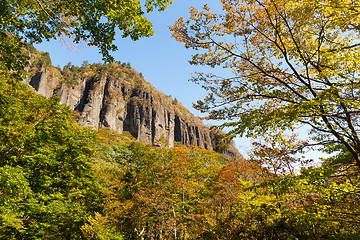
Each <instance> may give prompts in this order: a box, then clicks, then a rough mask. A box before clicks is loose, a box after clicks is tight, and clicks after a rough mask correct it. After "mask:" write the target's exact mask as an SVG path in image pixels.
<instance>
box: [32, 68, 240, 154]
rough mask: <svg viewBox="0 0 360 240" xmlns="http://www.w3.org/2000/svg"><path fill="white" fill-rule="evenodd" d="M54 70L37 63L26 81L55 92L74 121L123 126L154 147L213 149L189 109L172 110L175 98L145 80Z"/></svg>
mask: <svg viewBox="0 0 360 240" xmlns="http://www.w3.org/2000/svg"><path fill="white" fill-rule="evenodd" d="M120 66H121V65H120ZM54 69H55V68H53V69H52V71H50V70H49V69H47V68H44V67H42V68H41V69H38V71H37V72H36V73H35V74H33V76H32V77H30V78H29V79H28V80H27V82H28V83H29V84H30V85H31V86H32V87H33V88H34V89H35V90H36V91H38V92H39V93H40V94H41V95H43V96H46V97H48V98H49V97H51V96H54V95H55V96H58V97H59V98H60V102H61V103H63V104H66V105H68V106H69V107H70V108H71V109H73V110H74V111H75V112H77V114H78V119H77V121H78V122H79V124H82V125H85V126H90V127H92V128H94V129H99V128H109V129H111V130H113V131H117V132H119V133H122V132H123V131H128V132H130V134H131V135H132V136H133V137H135V138H136V139H137V140H139V141H141V142H145V143H149V144H152V145H154V146H164V145H166V146H169V147H172V146H174V145H175V142H179V143H181V144H184V145H187V146H189V145H197V146H199V147H200V148H205V149H210V150H213V149H217V147H216V146H215V145H216V144H217V143H216V141H212V137H213V134H212V133H211V132H210V130H209V129H208V128H207V127H205V126H204V125H203V124H202V122H201V121H200V120H199V119H198V118H196V117H195V116H193V115H191V114H190V113H189V112H187V117H184V114H182V113H181V111H179V110H177V106H176V105H177V104H178V103H175V104H173V103H169V101H167V103H165V102H166V101H164V99H163V98H162V97H161V95H159V92H157V91H156V90H152V91H148V90H147V89H146V87H144V84H143V83H144V82H146V81H145V80H142V81H140V83H139V81H138V83H139V84H137V85H136V84H135V85H134V84H132V85H131V84H130V85H129V84H128V83H129V79H126V77H125V78H124V77H123V78H117V77H113V76H111V75H109V74H103V75H102V74H97V75H95V74H91V73H90V74H87V77H80V78H79V79H78V80H76V82H75V83H72V84H68V83H66V82H65V81H63V80H62V78H61V72H60V71H59V70H56V69H55V70H54ZM54 71H55V72H56V71H57V72H58V73H56V74H54ZM50 72H51V73H50ZM59 73H60V74H59ZM59 75H60V77H59ZM147 84H148V83H147ZM150 88H152V89H153V87H152V86H151V87H150ZM163 96H165V95H163ZM167 98H168V99H170V98H169V97H167ZM171 100H172V99H171ZM176 102H177V101H176ZM189 115H190V116H189ZM214 144H215V145H214ZM227 155H229V156H232V157H236V156H239V153H238V152H237V151H236V149H235V148H234V147H233V146H232V150H231V151H229V150H227Z"/></svg>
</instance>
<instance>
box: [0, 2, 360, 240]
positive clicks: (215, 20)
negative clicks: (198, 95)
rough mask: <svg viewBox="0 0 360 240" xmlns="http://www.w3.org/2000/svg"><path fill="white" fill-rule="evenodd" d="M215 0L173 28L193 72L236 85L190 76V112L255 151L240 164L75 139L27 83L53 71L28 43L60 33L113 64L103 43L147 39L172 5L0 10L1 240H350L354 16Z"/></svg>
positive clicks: (62, 117) (356, 9) (50, 103)
mask: <svg viewBox="0 0 360 240" xmlns="http://www.w3.org/2000/svg"><path fill="white" fill-rule="evenodd" d="M219 2H220V3H221V5H222V9H221V11H219V10H218V9H217V11H213V10H212V9H211V7H209V6H208V5H204V6H203V8H201V9H197V8H191V9H190V11H189V14H190V15H189V18H188V19H184V18H182V17H181V18H179V19H178V21H177V22H176V23H174V25H173V26H170V30H171V31H172V34H173V37H174V38H175V39H176V40H177V41H179V42H181V43H183V44H184V45H185V48H191V49H194V50H195V51H196V54H194V55H193V56H192V59H191V60H190V63H191V64H193V65H194V66H209V67H211V68H224V69H229V70H230V71H231V72H232V73H233V75H232V76H231V77H225V76H217V75H216V74H212V73H206V72H204V73H202V72H198V73H197V75H194V78H193V79H192V81H193V82H195V83H197V84H200V85H201V86H202V87H203V88H204V89H205V90H207V91H208V93H209V94H208V96H207V97H205V98H204V99H203V100H199V101H198V102H197V103H196V104H195V107H196V108H197V109H199V110H200V111H202V112H203V113H205V114H207V117H206V118H207V119H211V120H221V122H222V124H220V126H219V127H222V128H225V129H230V131H229V132H228V134H227V135H226V137H227V138H233V137H236V136H246V137H251V138H253V142H252V149H251V152H250V153H249V156H248V157H247V158H239V157H238V158H231V157H228V156H224V155H222V154H220V153H217V152H214V151H211V150H206V149H201V148H199V147H197V146H196V145H194V146H184V145H181V144H176V145H175V146H174V147H171V148H169V147H166V146H158V147H155V146H152V145H149V144H146V143H141V142H138V141H136V139H134V138H133V137H132V136H131V135H130V134H129V133H127V132H124V133H123V134H119V133H116V132H114V131H111V130H109V129H106V128H104V129H99V130H95V129H92V128H87V127H83V126H80V125H79V124H78V123H77V122H76V120H75V118H74V117H76V116H75V115H76V114H75V113H74V112H73V111H72V110H71V109H70V108H69V107H68V106H65V105H62V104H60V103H59V99H58V98H56V97H51V98H45V97H43V96H40V95H39V94H37V93H36V92H35V91H34V89H32V88H31V87H30V86H29V85H28V84H26V83H25V82H24V79H25V78H26V77H27V76H28V75H29V74H31V66H33V65H39V66H43V65H51V60H50V58H49V56H48V54H46V53H41V54H40V55H39V56H38V58H37V59H35V60H34V58H33V57H32V56H31V54H29V52H28V49H32V47H31V45H30V44H34V43H39V42H42V41H46V40H49V39H54V38H57V37H59V36H63V35H65V36H68V37H70V38H71V39H73V41H74V42H79V41H81V40H86V41H87V42H88V44H89V45H92V46H95V47H97V48H98V49H99V52H100V53H101V54H102V56H103V58H104V61H105V62H112V61H114V59H113V57H112V56H111V52H112V51H116V49H117V47H116V45H115V43H116V41H115V32H116V31H121V32H122V37H124V38H126V37H129V38H131V39H133V40H137V39H139V38H141V37H148V36H151V35H153V34H154V30H153V28H152V24H151V22H150V21H149V20H148V18H147V14H152V12H154V11H166V8H167V6H168V5H169V4H171V3H172V1H171V0H147V1H145V4H144V5H142V3H141V2H140V1H138V0H129V1H121V0H110V1H92V0H86V1H85V0H79V1H76V2H72V1H67V0H64V1H63V0H61V1H42V0H37V1H28V0H18V1H14V0H7V1H5V0H3V1H1V0H0V26H1V28H0V239H99V240H105V239H108V240H112V239H234V240H235V239H359V238H360V229H359V228H360V208H359V202H360V199H359V197H360V184H359V181H358V180H359V167H360V137H359V130H360V129H359V113H360V112H359V107H360V106H359V89H358V88H360V79H359V74H357V68H360V64H359V59H360V58H359V54H360V49H359V48H360V44H359V39H358V38H359V34H360V25H359V24H360V22H359V21H360V20H359V19H360V18H359V15H360V6H359V4H358V2H357V1H350V0H343V1H337V0H304V1H301V2H300V1H295V0H287V1H285V0H220V1H219ZM160 14H161V13H160ZM99 66H100V65H99ZM107 66H109V65H107V63H104V64H103V65H101V67H103V68H107ZM79 69H81V67H76V66H65V67H64V68H63V69H62V70H61V71H63V72H66V76H67V79H65V80H66V81H67V82H68V84H72V83H73V82H74V81H76V78H77V77H76V74H78V72H79V71H80V70H79ZM130 73H132V72H130ZM124 74H126V73H124ZM304 126H305V127H306V129H310V131H309V133H308V134H307V138H306V139H303V138H301V137H300V136H298V135H297V134H295V131H294V130H295V129H298V128H299V127H304ZM309 150H316V151H321V152H323V153H326V154H327V155H325V154H324V157H322V158H320V159H315V160H312V159H308V158H307V156H306V153H307V152H308V151H309Z"/></svg>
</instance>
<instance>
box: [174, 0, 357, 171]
mask: <svg viewBox="0 0 360 240" xmlns="http://www.w3.org/2000/svg"><path fill="white" fill-rule="evenodd" d="M220 2H221V4H222V10H220V11H219V12H217V13H215V12H212V11H211V9H210V8H209V7H208V6H206V5H205V6H204V8H203V9H201V10H198V9H195V8H191V10H190V18H189V19H188V20H184V19H183V18H180V19H179V20H178V21H177V22H176V24H175V25H174V26H172V27H171V30H172V31H173V36H174V37H175V38H176V39H177V40H178V41H180V42H183V43H185V46H186V47H187V48H193V49H195V50H197V51H198V52H197V53H196V54H194V55H193V57H192V60H191V64H194V65H205V66H210V67H214V68H215V67H222V68H225V69H229V70H231V72H232V75H231V76H230V77H228V76H217V75H215V74H211V73H198V74H197V75H196V76H195V77H194V78H193V79H192V81H194V82H195V83H199V84H201V85H202V86H203V88H205V89H206V90H208V91H209V95H208V96H207V97H206V98H205V99H204V100H203V101H198V102H197V104H196V108H197V109H199V110H201V111H203V112H207V113H208V118H209V119H220V120H226V121H227V122H226V123H225V124H223V125H222V126H223V127H232V131H231V132H230V134H232V135H246V136H259V135H264V134H266V133H269V132H271V131H273V130H275V129H282V130H284V129H290V130H292V129H294V128H295V127H297V126H300V125H301V126H303V125H306V126H307V127H309V128H310V129H311V132H310V133H311V134H312V141H310V142H309V145H310V144H311V145H312V146H326V147H330V148H331V149H332V151H338V150H339V149H342V151H343V154H345V155H346V156H348V158H347V163H348V164H350V165H351V164H355V165H356V166H357V167H360V139H359V117H358V114H359V110H358V109H359V70H360V69H359V68H360V65H359V54H360V51H359V50H360V48H359V47H360V45H359V39H358V38H359V27H358V25H359V24H358V21H359V16H358V15H359V10H360V9H359V5H358V4H356V3H354V2H353V1H348V0H345V1H333V0H320V1H314V0H307V1H288V0H221V1H220ZM335 146H336V147H335Z"/></svg>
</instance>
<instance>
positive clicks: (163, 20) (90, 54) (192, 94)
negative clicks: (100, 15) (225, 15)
mask: <svg viewBox="0 0 360 240" xmlns="http://www.w3.org/2000/svg"><path fill="white" fill-rule="evenodd" d="M207 2H209V1H207ZM211 3H212V4H210V6H211V7H216V8H218V7H219V3H218V1H213V2H211ZM204 4H205V1H203V0H175V2H174V4H173V5H170V6H169V7H168V9H167V10H166V11H164V12H160V13H157V12H156V13H152V14H149V15H148V17H149V19H150V21H151V22H152V23H153V28H154V30H155V35H154V36H152V37H150V38H143V39H140V40H139V41H136V42H134V41H131V40H130V39H122V38H121V37H120V34H119V37H118V38H117V39H116V42H115V43H116V45H117V46H118V48H119V50H118V51H117V52H114V53H113V56H114V58H115V60H116V61H121V62H125V63H127V62H130V64H131V66H133V67H134V68H135V69H136V70H137V71H138V72H141V73H142V74H143V75H144V77H145V79H146V80H147V81H148V82H150V83H151V84H152V85H153V86H155V88H156V89H157V90H161V91H163V92H164V93H165V94H166V95H171V97H173V98H177V99H178V100H179V101H180V102H181V103H182V104H183V105H184V106H185V107H186V108H188V109H189V110H190V111H191V112H192V113H193V114H194V115H196V116H199V115H201V114H200V113H199V112H198V111H197V110H195V109H194V108H193V107H192V103H193V102H196V101H197V100H200V99H202V98H203V97H204V96H205V95H206V92H205V90H203V89H202V88H201V87H200V86H198V85H195V84H194V83H192V82H189V81H188V79H189V78H190V77H191V75H192V73H194V72H195V71H196V70H197V68H196V67H195V66H191V65H190V64H189V63H188V61H189V60H190V58H191V54H192V53H194V51H193V50H190V49H186V48H185V47H184V45H183V44H182V43H179V42H177V41H176V40H175V39H174V38H172V37H171V32H170V30H169V28H168V27H169V26H170V25H173V24H174V23H175V21H176V20H177V19H178V18H179V17H184V18H185V19H186V17H187V16H188V15H189V14H188V11H189V7H190V6H195V7H201V6H203V5H204ZM68 44H69V42H66V41H55V40H54V41H50V42H44V43H41V44H37V45H35V47H36V48H37V49H38V50H40V51H44V52H49V53H50V57H51V60H52V64H53V65H54V66H60V67H63V66H64V65H66V64H67V63H68V62H71V63H72V64H74V65H77V66H80V65H81V64H82V62H83V61H84V60H87V61H89V63H97V62H102V56H101V55H100V54H99V53H98V50H97V49H96V48H93V47H89V46H81V45H79V46H76V47H75V49H73V47H70V48H69V47H68V46H67V45H68ZM220 71H221V70H220ZM235 144H236V147H237V148H238V149H239V151H240V152H241V153H242V154H243V155H246V151H247V149H248V147H249V141H248V140H244V139H242V140H240V139H236V141H235Z"/></svg>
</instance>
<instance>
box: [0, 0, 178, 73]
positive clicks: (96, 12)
mask: <svg viewBox="0 0 360 240" xmlns="http://www.w3.org/2000/svg"><path fill="white" fill-rule="evenodd" d="M171 3H172V0H146V2H145V3H144V4H143V5H142V3H141V2H140V1H139V0H126V1H123V0H109V1H93V0H90V1H89V0H80V1H68V0H61V1H43V0H34V1H29V0H17V1H15V0H10V1H8V0H1V1H0V43H1V44H0V56H1V58H0V60H1V65H3V66H2V68H4V67H6V68H7V69H10V70H16V71H20V70H21V69H23V68H24V66H25V65H26V59H23V58H22V56H21V55H19V52H21V51H19V50H17V49H19V48H21V47H22V43H21V42H20V41H25V42H28V43H30V44H33V43H40V42H42V41H44V40H49V39H53V38H58V37H62V36H66V37H69V38H71V39H72V40H73V41H74V42H75V43H79V42H80V41H85V42H86V43H87V44H89V45H91V46H95V47H97V48H98V49H99V51H100V53H101V54H102V55H103V57H104V60H109V61H111V60H112V57H111V54H110V52H111V51H116V50H117V47H116V45H115V44H114V40H115V35H116V31H117V30H119V31H120V32H121V34H122V37H130V38H131V39H132V40H138V39H139V38H141V37H149V36H151V35H153V34H154V30H153V29H152V24H151V22H150V21H149V20H148V19H147V18H146V16H145V14H146V13H150V12H153V11H154V10H159V11H163V10H165V9H166V7H167V5H168V4H171ZM14 50H15V51H14Z"/></svg>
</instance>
